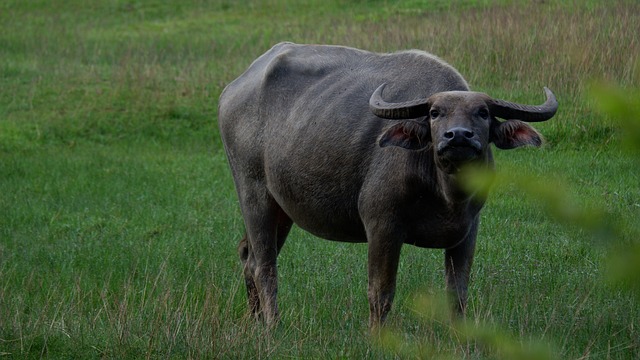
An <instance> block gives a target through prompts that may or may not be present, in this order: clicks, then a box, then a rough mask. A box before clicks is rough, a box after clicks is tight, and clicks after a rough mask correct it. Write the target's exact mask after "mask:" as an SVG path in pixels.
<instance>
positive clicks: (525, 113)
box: [487, 87, 558, 122]
mask: <svg viewBox="0 0 640 360" xmlns="http://www.w3.org/2000/svg"><path fill="white" fill-rule="evenodd" d="M544 92H545V93H546V94H547V100H546V101H545V102H544V104H542V105H538V106H535V105H522V104H516V103H512V102H509V101H505V100H497V99H491V100H489V102H488V103H487V105H488V106H489V110H490V111H491V114H493V115H494V116H496V117H499V118H502V119H518V120H522V121H527V122H538V121H546V120H549V119H551V118H552V117H553V115H555V113H556V110H558V101H556V97H555V95H553V92H551V90H549V89H548V88H546V87H545V88H544Z"/></svg>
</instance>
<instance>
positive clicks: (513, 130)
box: [490, 119, 543, 149]
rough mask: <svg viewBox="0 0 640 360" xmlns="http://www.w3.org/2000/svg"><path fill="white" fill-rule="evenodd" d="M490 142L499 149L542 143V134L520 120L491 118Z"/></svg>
mask: <svg viewBox="0 0 640 360" xmlns="http://www.w3.org/2000/svg"><path fill="white" fill-rule="evenodd" d="M490 140H491V142H493V143H494V144H496V146H497V147H498V148H500V149H513V148H517V147H520V146H536V147H537V146H540V145H542V142H543V138H542V135H540V133H539V132H538V131H536V129H534V128H533V127H531V126H530V125H529V124H527V123H525V122H522V121H520V120H507V121H504V122H500V121H498V120H495V119H494V120H493V124H492V126H491V139H490Z"/></svg>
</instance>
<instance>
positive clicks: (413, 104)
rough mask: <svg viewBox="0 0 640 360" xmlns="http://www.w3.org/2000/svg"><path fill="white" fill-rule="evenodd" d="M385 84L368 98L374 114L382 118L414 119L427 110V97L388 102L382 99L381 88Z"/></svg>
mask: <svg viewBox="0 0 640 360" xmlns="http://www.w3.org/2000/svg"><path fill="white" fill-rule="evenodd" d="M385 86H387V84H386V83H385V84H382V85H380V86H379V87H378V88H377V89H376V91H374V92H373V94H372V95H371V98H370V99H369V108H370V109H371V112H373V113H374V114H375V115H376V116H378V117H381V118H384V119H395V120H399V119H415V118H418V117H421V116H424V115H426V114H427V112H428V111H429V108H430V105H429V103H428V102H427V99H419V100H412V101H406V102H401V103H388V102H386V101H384V100H383V99H382V90H384V88H385Z"/></svg>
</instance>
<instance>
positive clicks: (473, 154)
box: [437, 141, 482, 164]
mask: <svg viewBox="0 0 640 360" xmlns="http://www.w3.org/2000/svg"><path fill="white" fill-rule="evenodd" d="M481 153H482V146H481V145H480V143H479V142H477V141H465V142H460V143H455V144H452V143H451V142H445V141H443V142H441V143H439V144H438V149H437V154H438V157H439V158H441V159H444V160H447V161H448V162H452V163H457V164H461V163H467V162H470V161H474V160H476V159H478V158H479V157H480V155H481Z"/></svg>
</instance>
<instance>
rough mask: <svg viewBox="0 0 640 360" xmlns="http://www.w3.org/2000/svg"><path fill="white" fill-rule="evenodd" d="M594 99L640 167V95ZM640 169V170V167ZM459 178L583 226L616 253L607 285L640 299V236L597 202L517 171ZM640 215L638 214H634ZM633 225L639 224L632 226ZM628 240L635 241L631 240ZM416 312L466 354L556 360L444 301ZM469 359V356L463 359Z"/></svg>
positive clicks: (601, 87)
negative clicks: (461, 315)
mask: <svg viewBox="0 0 640 360" xmlns="http://www.w3.org/2000/svg"><path fill="white" fill-rule="evenodd" d="M591 96H592V98H593V101H594V103H595V104H597V107H598V109H599V110H600V112H601V114H602V116H603V117H606V118H608V119H610V120H612V121H613V122H614V123H615V124H616V127H617V129H618V130H619V136H618V138H619V141H618V143H619V144H620V146H622V147H623V148H624V149H625V150H626V152H625V153H624V154H627V155H628V156H632V157H634V159H636V162H638V165H639V166H640V157H638V156H639V155H640V91H639V90H638V89H631V90H629V89H622V88H620V87H616V86H613V85H605V84H598V85H595V86H594V87H593V88H592V91H591ZM639 169H640V167H639ZM463 171H465V172H466V173H464V174H463V176H461V178H463V179H465V184H464V185H465V186H466V187H467V189H468V191H470V192H474V193H477V194H480V195H482V196H487V195H488V193H489V191H490V188H491V187H495V186H509V184H515V185H516V186H517V187H518V189H519V190H520V192H521V193H524V194H526V195H528V197H530V198H531V199H534V200H535V201H537V202H538V203H540V204H542V206H543V207H544V209H545V210H546V211H547V213H548V214H549V215H551V216H552V217H553V218H555V219H556V220H557V221H559V222H560V223H562V224H565V225H567V226H573V227H579V228H581V229H582V230H583V231H585V232H587V233H589V234H591V235H592V238H593V239H597V240H599V243H604V244H605V245H606V246H608V247H610V248H611V249H612V250H611V251H610V254H609V256H608V261H607V265H608V269H607V270H608V275H609V276H608V280H609V281H611V282H612V283H613V284H616V285H619V286H620V287H621V288H623V289H626V290H629V291H632V292H633V293H634V295H635V296H636V298H638V299H639V300H640V232H639V231H638V228H637V227H635V228H629V227H630V226H629V225H627V224H624V223H621V222H619V221H617V220H616V219H617V216H616V214H612V213H608V212H607V211H606V210H605V209H604V208H602V206H599V205H598V202H597V201H590V200H595V199H576V198H574V197H572V196H570V195H569V194H571V192H570V191H568V189H569V187H568V185H566V184H563V183H562V182H560V181H557V180H550V179H544V180H542V179H532V178H530V177H528V176H524V175H520V174H518V172H516V171H509V170H504V169H503V170H501V171H499V172H497V173H494V172H493V171H487V170H485V169H479V168H474V167H469V168H467V169H465V170H463ZM636 211H637V212H640V211H639V210H636ZM631 226H635V225H631ZM626 239H631V241H628V240H626ZM414 306H415V311H416V313H417V314H418V315H419V316H420V317H421V318H422V319H423V320H424V321H425V322H426V323H427V324H429V325H434V326H440V327H442V326H444V328H445V329H447V330H448V331H449V332H450V337H451V339H453V340H454V341H458V342H460V343H462V344H464V343H465V342H466V343H467V344H468V346H467V349H472V350H468V351H474V352H475V353H478V352H479V353H481V354H483V356H484V355H486V356H488V357H490V358H497V359H531V360H543V359H544V360H548V359H556V358H558V356H557V353H556V352H555V351H554V350H553V349H552V347H551V345H550V344H547V343H546V342H544V341H542V340H538V341H536V340H526V339H518V338H516V337H514V336H513V335H511V334H509V333H508V332H506V331H505V330H503V329H501V328H500V327H497V326H495V325H488V324H483V323H479V322H477V321H476V322H473V321H470V320H461V319H452V318H450V316H449V315H448V314H449V311H448V310H449V308H448V305H447V302H446V299H445V298H444V297H437V296H427V295H421V296H418V297H417V298H416V301H415V302H414ZM381 343H382V344H383V346H385V347H386V348H387V349H389V351H391V352H393V353H394V354H397V355H400V356H403V357H404V356H407V357H413V358H437V359H449V358H455V357H457V356H459V354H442V353H441V352H439V351H438V350H437V349H434V348H433V347H430V346H429V344H425V343H419V344H413V343H408V342H407V341H404V340H403V339H402V338H401V337H399V336H398V335H397V334H395V333H394V332H393V331H391V330H387V331H383V332H382V333H381ZM465 355H469V354H465Z"/></svg>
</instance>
